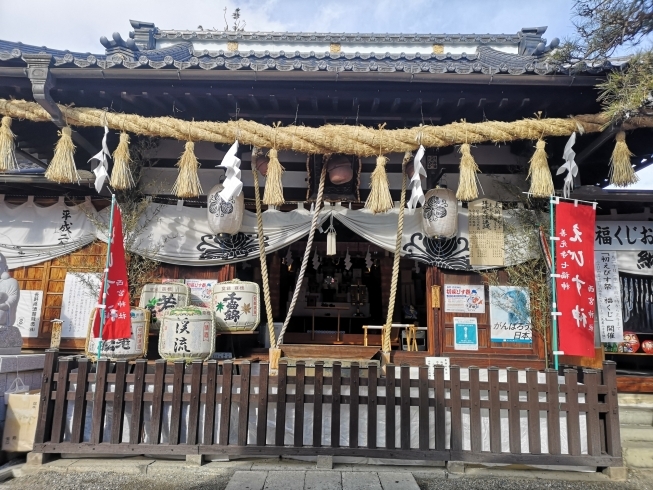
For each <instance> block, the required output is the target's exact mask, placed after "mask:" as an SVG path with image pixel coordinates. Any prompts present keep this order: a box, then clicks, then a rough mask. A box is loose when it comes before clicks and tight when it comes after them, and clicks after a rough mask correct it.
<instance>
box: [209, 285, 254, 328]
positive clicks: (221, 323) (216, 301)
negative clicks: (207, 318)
mask: <svg viewBox="0 0 653 490" xmlns="http://www.w3.org/2000/svg"><path fill="white" fill-rule="evenodd" d="M260 296H261V293H260V290H259V287H258V284H256V283H255V282H245V281H239V280H238V279H234V280H233V281H227V282H220V283H218V284H215V285H214V286H213V288H212V293H211V305H212V308H213V313H214V315H215V320H216V324H217V329H218V330H222V331H239V330H242V331H250V330H254V329H256V327H258V324H259V322H260V321H261V311H260V308H259V304H260Z"/></svg>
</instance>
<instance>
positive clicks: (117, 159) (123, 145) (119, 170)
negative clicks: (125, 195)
mask: <svg viewBox="0 0 653 490" xmlns="http://www.w3.org/2000/svg"><path fill="white" fill-rule="evenodd" d="M131 161H132V159H131V156H130V155H129V135H128V134H127V133H125V132H124V131H123V132H122V133H120V142H119V143H118V146H117V148H116V151H114V152H113V171H112V172H111V187H113V188H114V189H116V190H119V191H124V190H127V189H131V188H132V187H134V185H135V184H134V178H133V177H132V173H131V169H130V168H129V164H130V163H131Z"/></svg>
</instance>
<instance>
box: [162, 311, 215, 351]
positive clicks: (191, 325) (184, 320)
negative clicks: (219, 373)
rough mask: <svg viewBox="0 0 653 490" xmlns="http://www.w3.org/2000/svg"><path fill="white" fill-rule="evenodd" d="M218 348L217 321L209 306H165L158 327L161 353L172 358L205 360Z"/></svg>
mask: <svg viewBox="0 0 653 490" xmlns="http://www.w3.org/2000/svg"><path fill="white" fill-rule="evenodd" d="M214 349H215V324H214V322H213V314H212V313H211V310H210V309H209V308H198V307H196V306H187V307H186V308H174V309H172V310H166V311H165V312H164V314H163V317H162V318H161V329H160V330H159V355H160V356H161V357H162V358H163V359H168V360H171V361H174V360H177V359H184V360H189V361H203V360H205V359H208V358H209V357H211V355H213V351H214Z"/></svg>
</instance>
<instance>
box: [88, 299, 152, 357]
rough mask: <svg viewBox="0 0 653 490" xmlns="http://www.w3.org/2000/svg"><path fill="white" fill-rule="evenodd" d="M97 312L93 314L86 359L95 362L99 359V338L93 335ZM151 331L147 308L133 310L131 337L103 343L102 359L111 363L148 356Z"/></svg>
mask: <svg viewBox="0 0 653 490" xmlns="http://www.w3.org/2000/svg"><path fill="white" fill-rule="evenodd" d="M94 319H95V310H93V312H92V313H91V318H90V321H89V325H88V334H87V335H86V357H88V358H90V359H92V360H93V361H94V362H95V361H96V359H97V348H98V340H99V339H98V338H96V337H95V336H94V335H93V320H94ZM149 331H150V311H149V310H147V309H145V308H136V307H132V308H131V335H130V336H129V337H128V338H125V339H117V340H105V341H104V342H102V354H101V355H102V357H106V358H107V359H109V360H111V361H119V360H123V359H124V360H128V361H132V360H134V359H139V358H141V357H145V355H146V354H147V341H148V335H149Z"/></svg>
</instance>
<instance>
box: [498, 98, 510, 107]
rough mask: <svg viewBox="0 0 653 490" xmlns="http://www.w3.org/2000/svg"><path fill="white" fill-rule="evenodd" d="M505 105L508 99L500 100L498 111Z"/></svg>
mask: <svg viewBox="0 0 653 490" xmlns="http://www.w3.org/2000/svg"><path fill="white" fill-rule="evenodd" d="M507 105H508V99H506V98H503V99H501V102H499V109H503V108H504V107H506V106H507Z"/></svg>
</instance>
